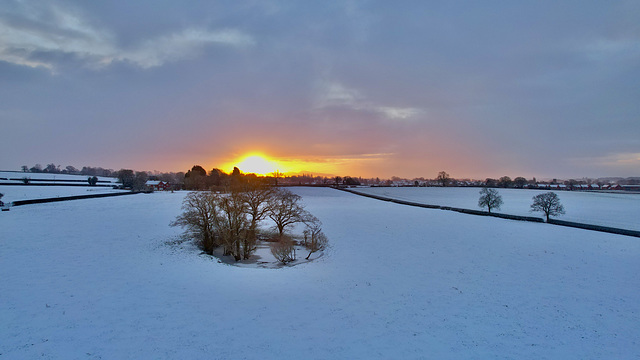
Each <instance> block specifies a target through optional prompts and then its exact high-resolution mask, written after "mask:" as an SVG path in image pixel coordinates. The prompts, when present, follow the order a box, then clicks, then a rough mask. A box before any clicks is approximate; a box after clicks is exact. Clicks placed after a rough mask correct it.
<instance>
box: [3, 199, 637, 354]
mask: <svg viewBox="0 0 640 360" xmlns="http://www.w3.org/2000/svg"><path fill="white" fill-rule="evenodd" d="M295 191H296V192H298V193H299V194H301V195H303V198H304V201H305V203H306V204H307V208H308V210H310V211H311V212H312V213H313V214H314V215H316V216H317V217H318V218H320V220H322V222H323V223H324V231H325V233H326V234H327V236H328V237H329V239H330V242H331V244H332V248H331V249H330V250H329V252H328V254H327V255H326V256H324V257H323V258H321V259H319V260H317V261H314V262H312V263H309V264H304V265H300V266H296V267H294V268H284V269H278V270H266V269H248V268H238V267H233V266H226V265H223V264H218V263H216V262H215V261H211V260H210V259H208V258H206V257H202V256H198V255H196V254H194V253H191V252H185V251H181V250H178V249H175V248H170V247H167V246H165V245H163V243H164V242H165V241H168V240H172V239H174V237H175V235H176V234H177V233H178V232H179V229H175V228H170V227H168V226H167V224H168V223H169V222H170V221H171V220H172V219H173V218H174V217H175V216H176V215H177V214H178V213H179V211H180V203H181V200H182V196H184V193H175V194H169V193H155V194H150V195H145V196H132V197H128V196H127V197H116V198H108V199H92V200H78V201H73V202H65V203H55V204H42V205H31V206H28V207H20V208H15V209H12V210H11V211H10V212H4V213H2V214H0V289H1V291H0V323H2V324H3V326H2V327H0V357H1V358H3V359H4V358H6V359H25V358H44V359H47V358H51V359H61V358H64V359H100V358H101V359H116V358H117V359H127V358H129V359H140V358H154V359H158V358H190V359H211V358H219V359H230V358H239V359H243V358H247V359H271V358H274V359H275V358H283V357H284V358H317V359H329V358H353V359H371V358H425V357H426V358H497V359H502V358H504V359H512V358H517V359H527V358H528V359H545V358H548V359H557V358H564V359H586V358H616V359H631V358H634V357H635V356H637V354H639V353H640V343H638V340H637V339H638V338H639V336H638V335H639V334H640V325H638V324H640V280H639V279H638V276H637V274H638V273H639V272H640V242H638V241H637V239H634V238H628V237H624V236H616V235H610V234H603V233H595V232H589V231H582V230H577V229H569V228H560V227H554V226H548V225H547V224H533V223H523V222H517V221H508V220H502V219H493V218H485V217H474V216H466V215H463V214H456V213H451V212H443V211H437V210H428V209H419V208H411V207H407V206H399V205H395V204H390V203H386V202H381V201H376V200H373V199H367V198H363V197H360V196H356V195H352V194H348V193H343V192H339V191H335V190H331V189H306V188H300V189H295Z"/></svg>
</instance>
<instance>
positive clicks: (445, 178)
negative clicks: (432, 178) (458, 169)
mask: <svg viewBox="0 0 640 360" xmlns="http://www.w3.org/2000/svg"><path fill="white" fill-rule="evenodd" d="M436 180H437V181H438V182H439V183H440V184H441V185H442V186H447V184H448V183H449V181H451V178H450V177H449V174H447V173H446V172H445V171H440V172H439V173H438V176H437V177H436Z"/></svg>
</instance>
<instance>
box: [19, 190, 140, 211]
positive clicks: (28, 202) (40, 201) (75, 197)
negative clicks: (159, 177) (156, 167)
mask: <svg viewBox="0 0 640 360" xmlns="http://www.w3.org/2000/svg"><path fill="white" fill-rule="evenodd" d="M141 193H149V192H147V191H127V192H119V193H104V194H89V195H73V196H60V197H55V198H44V199H30V200H16V201H13V202H12V203H11V206H12V207H13V206H22V205H32V204H45V203H51V202H58V201H69V200H82V199H94V198H104V197H111V196H123V195H135V194H141Z"/></svg>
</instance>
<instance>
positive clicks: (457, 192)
mask: <svg viewBox="0 0 640 360" xmlns="http://www.w3.org/2000/svg"><path fill="white" fill-rule="evenodd" d="M355 190H356V191H358V192H362V193H366V194H373V195H379V196H386V197H390V198H394V199H401V200H409V201H414V202H418V203H423V204H431V205H444V206H452V207H459V208H465V209H474V210H480V208H479V207H478V198H479V197H480V194H479V192H480V188H464V187H448V188H441V187H426V188H416V187H373V188H358V189H355ZM496 190H498V192H499V193H500V195H501V196H502V200H503V201H504V204H503V205H502V207H501V208H500V210H495V212H500V213H505V214H513V215H522V216H539V217H541V218H543V217H544V214H542V213H539V212H536V213H531V212H529V210H530V207H531V203H532V202H533V200H532V198H533V197H534V196H535V195H538V194H542V193H544V192H546V191H542V190H524V189H496ZM555 193H556V194H558V196H559V197H560V202H561V203H562V204H563V206H564V209H565V211H566V214H565V215H562V216H559V217H557V219H560V220H566V221H574V222H581V223H588V224H594V225H602V226H610V227H617V228H622V229H628V230H640V194H632V193H624V192H622V193H601V192H585V191H555Z"/></svg>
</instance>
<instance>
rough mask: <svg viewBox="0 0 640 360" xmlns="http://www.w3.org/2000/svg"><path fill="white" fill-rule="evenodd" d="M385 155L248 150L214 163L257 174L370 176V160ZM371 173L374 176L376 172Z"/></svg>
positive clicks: (229, 170)
mask: <svg viewBox="0 0 640 360" xmlns="http://www.w3.org/2000/svg"><path fill="white" fill-rule="evenodd" d="M385 155H386V154H366V155H360V156H353V157H347V156H335V157H326V158H319V157H308V158H291V157H277V156H271V155H268V154H267V153H266V152H248V153H245V154H242V155H239V156H233V157H232V160H229V161H225V162H223V163H222V165H221V166H212V168H215V167H218V168H220V169H221V170H223V171H225V172H228V173H230V172H231V171H232V170H233V168H234V167H238V169H240V171H242V172H243V173H255V174H257V175H269V174H272V173H273V172H275V171H279V172H280V173H282V174H284V175H296V174H301V173H311V174H315V175H324V176H335V175H351V176H368V175H369V174H368V173H369V171H367V167H368V166H369V165H370V164H371V163H375V162H380V161H381V160H382V158H383V157H384V156H385ZM371 176H373V177H375V175H371Z"/></svg>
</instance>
